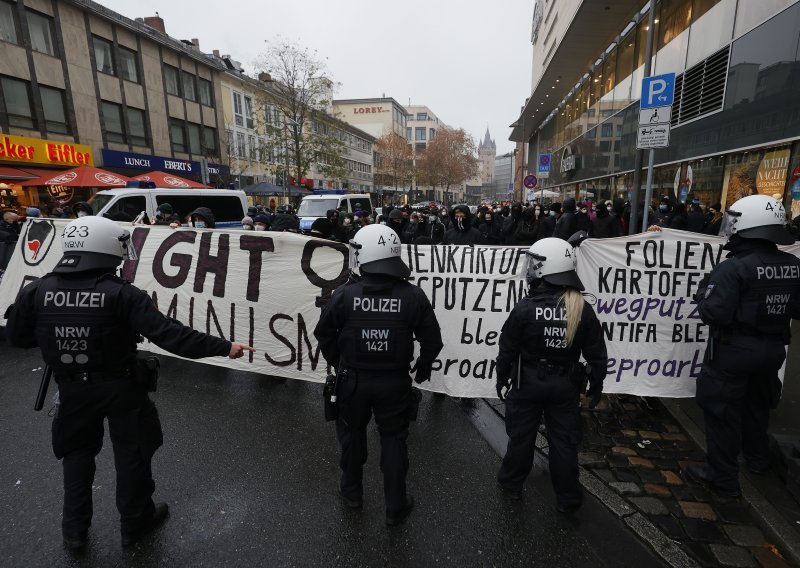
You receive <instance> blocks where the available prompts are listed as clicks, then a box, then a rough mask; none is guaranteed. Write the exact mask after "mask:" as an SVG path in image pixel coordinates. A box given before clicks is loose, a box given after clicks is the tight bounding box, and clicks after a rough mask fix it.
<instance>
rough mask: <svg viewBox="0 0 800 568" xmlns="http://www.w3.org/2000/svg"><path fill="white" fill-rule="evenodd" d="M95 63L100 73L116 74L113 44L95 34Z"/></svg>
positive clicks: (93, 39)
mask: <svg viewBox="0 0 800 568" xmlns="http://www.w3.org/2000/svg"><path fill="white" fill-rule="evenodd" d="M92 45H93V46H94V64H95V67H96V68H97V71H98V72H100V73H108V74H109V75H114V50H113V47H114V46H113V44H112V43H111V42H110V41H108V40H105V39H103V38H101V37H97V36H93V37H92Z"/></svg>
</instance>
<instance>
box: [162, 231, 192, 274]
mask: <svg viewBox="0 0 800 568" xmlns="http://www.w3.org/2000/svg"><path fill="white" fill-rule="evenodd" d="M196 238H197V232H195V231H175V232H174V233H171V234H170V235H169V236H168V237H167V238H166V239H164V240H163V241H162V243H161V244H160V245H159V247H158V250H156V254H155V256H154V257H153V277H154V278H155V279H156V282H158V283H159V284H160V285H161V286H163V287H164V288H178V287H179V286H181V285H183V283H184V282H186V278H187V277H188V275H189V269H190V268H191V266H192V255H190V254H183V253H176V254H173V255H172V257H171V258H170V261H169V264H170V266H174V267H176V268H178V273H177V274H175V275H174V276H169V275H167V273H166V272H164V257H165V256H166V255H167V252H169V250H170V249H171V248H172V247H174V246H175V245H177V244H180V243H192V244H194V241H195V239H196Z"/></svg>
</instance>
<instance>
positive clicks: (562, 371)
mask: <svg viewBox="0 0 800 568" xmlns="http://www.w3.org/2000/svg"><path fill="white" fill-rule="evenodd" d="M538 368H539V376H542V375H568V374H569V371H570V369H571V368H572V365H571V364H570V363H552V362H550V361H548V360H547V359H539V365H538Z"/></svg>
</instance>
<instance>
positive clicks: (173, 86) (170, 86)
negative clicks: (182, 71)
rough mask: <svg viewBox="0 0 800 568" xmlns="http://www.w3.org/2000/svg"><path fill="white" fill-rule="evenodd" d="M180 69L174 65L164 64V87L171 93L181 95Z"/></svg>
mask: <svg viewBox="0 0 800 568" xmlns="http://www.w3.org/2000/svg"><path fill="white" fill-rule="evenodd" d="M179 85H180V83H179V82H178V70H177V69H176V68H175V67H173V66H172V65H164V89H166V91H167V93H168V94H170V95H175V96H176V97H179V96H181V90H180V86H179Z"/></svg>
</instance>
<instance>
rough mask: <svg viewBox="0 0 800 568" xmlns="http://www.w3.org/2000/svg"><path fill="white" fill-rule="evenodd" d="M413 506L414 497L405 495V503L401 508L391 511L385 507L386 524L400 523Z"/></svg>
mask: <svg viewBox="0 0 800 568" xmlns="http://www.w3.org/2000/svg"><path fill="white" fill-rule="evenodd" d="M413 508H414V498H413V497H411V496H406V504H405V506H404V507H403V508H402V509H398V510H395V511H391V510H389V509H386V525H387V526H390V527H394V526H397V525H399V524H400V523H402V522H403V521H404V520H405V519H406V517H407V516H408V515H409V513H411V510H412V509H413Z"/></svg>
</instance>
